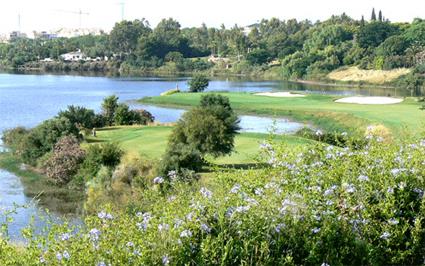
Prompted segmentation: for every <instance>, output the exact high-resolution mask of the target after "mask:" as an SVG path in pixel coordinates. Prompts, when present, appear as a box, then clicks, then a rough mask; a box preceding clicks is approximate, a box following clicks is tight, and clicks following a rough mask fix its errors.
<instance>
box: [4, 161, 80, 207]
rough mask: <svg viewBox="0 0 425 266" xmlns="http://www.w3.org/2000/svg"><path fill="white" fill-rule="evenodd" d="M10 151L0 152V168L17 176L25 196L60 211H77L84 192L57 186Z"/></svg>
mask: <svg viewBox="0 0 425 266" xmlns="http://www.w3.org/2000/svg"><path fill="white" fill-rule="evenodd" d="M21 166H22V162H21V161H20V160H19V159H18V158H17V157H15V156H14V155H13V154H12V153H0V168H1V169H4V170H6V171H8V172H11V173H13V174H15V175H16V176H19V177H20V179H21V182H22V184H23V186H24V193H25V195H26V196H27V197H32V198H35V199H36V200H38V201H39V203H40V204H41V206H43V207H46V208H48V209H49V210H52V211H58V212H60V213H64V214H68V213H77V212H79V211H80V208H81V207H82V202H83V199H84V192H83V191H81V190H78V189H76V188H72V187H68V186H65V187H58V186H57V185H55V184H53V183H51V182H50V181H49V180H48V179H47V177H46V176H44V175H42V174H39V173H37V172H36V171H35V170H34V169H32V168H30V167H28V166H26V167H25V168H23V167H21Z"/></svg>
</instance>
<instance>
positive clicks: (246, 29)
mask: <svg viewBox="0 0 425 266" xmlns="http://www.w3.org/2000/svg"><path fill="white" fill-rule="evenodd" d="M259 27H260V24H259V23H254V24H251V25H247V26H245V27H243V33H244V34H245V35H246V36H248V35H249V34H250V33H251V31H252V30H253V29H258V28H259Z"/></svg>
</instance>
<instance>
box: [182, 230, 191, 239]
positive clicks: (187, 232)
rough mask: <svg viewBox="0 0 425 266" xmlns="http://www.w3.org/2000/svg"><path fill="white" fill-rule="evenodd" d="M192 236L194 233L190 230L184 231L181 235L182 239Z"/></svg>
mask: <svg viewBox="0 0 425 266" xmlns="http://www.w3.org/2000/svg"><path fill="white" fill-rule="evenodd" d="M191 236H192V232H191V231H190V230H184V231H182V232H181V233H180V237H181V238H183V237H191Z"/></svg>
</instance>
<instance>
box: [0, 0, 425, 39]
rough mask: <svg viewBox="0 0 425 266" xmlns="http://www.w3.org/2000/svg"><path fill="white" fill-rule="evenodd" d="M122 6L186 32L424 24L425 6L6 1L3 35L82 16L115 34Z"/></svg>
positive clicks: (353, 0) (415, 1)
mask: <svg viewBox="0 0 425 266" xmlns="http://www.w3.org/2000/svg"><path fill="white" fill-rule="evenodd" d="M120 2H125V8H124V18H125V19H128V20H130V19H137V18H139V19H140V18H146V19H147V20H148V21H149V22H150V24H151V25H152V26H155V25H156V24H157V23H158V22H159V21H160V20H161V19H162V18H168V17H172V18H174V19H177V20H178V21H179V22H180V24H181V25H182V26H183V27H192V26H200V25H201V24H202V23H203V22H205V23H206V24H207V25H208V26H213V27H219V26H220V25H221V24H222V23H223V24H225V25H226V27H231V26H233V25H235V24H238V25H239V26H245V25H249V24H252V23H255V22H257V21H259V20H261V19H262V18H268V19H269V18H272V17H277V18H280V19H291V18H296V19H309V20H311V21H313V22H314V21H317V20H324V19H327V18H329V17H330V16H331V15H333V14H342V13H343V12H345V13H346V14H348V15H349V16H351V17H353V18H356V19H360V18H361V16H362V15H364V16H365V18H366V19H368V18H369V17H370V13H371V10H372V8H373V7H375V8H376V9H377V10H379V9H382V11H383V14H384V16H385V17H386V18H389V19H390V20H391V21H397V22H410V21H412V20H413V19H414V18H415V17H421V16H422V17H424V18H425V13H424V11H425V0H403V1H393V0H350V1H348V0H291V1H288V0H256V1H252V0H151V1H148V0H72V1H70V0H12V1H10V0H1V2H0V3H2V5H1V6H0V32H2V33H6V32H9V31H12V30H19V29H20V30H21V31H24V32H30V31H32V30H38V31H40V30H53V29H59V28H63V27H65V28H78V27H79V26H80V19H79V18H80V15H79V14H78V13H79V11H80V10H81V11H82V12H83V13H88V15H85V14H84V15H81V25H82V27H83V28H102V29H104V30H110V29H111V28H112V27H113V25H114V24H115V22H117V21H120V20H121V17H122V12H121V5H120ZM19 17H20V20H19V19H18V18H19ZM18 21H20V23H19V22H18ZM19 25H20V27H19Z"/></svg>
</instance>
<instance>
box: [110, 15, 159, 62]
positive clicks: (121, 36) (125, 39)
mask: <svg viewBox="0 0 425 266" xmlns="http://www.w3.org/2000/svg"><path fill="white" fill-rule="evenodd" d="M151 32H152V30H151V29H150V27H149V22H148V21H146V20H145V19H142V20H134V21H121V22H119V23H117V24H115V26H114V28H113V29H112V31H111V34H110V36H109V40H110V45H111V48H112V50H113V51H114V52H117V53H120V54H121V55H122V53H124V54H126V55H127V54H130V53H132V52H133V51H134V50H135V49H136V47H137V41H138V40H139V38H140V37H141V36H147V35H149V34H150V33H151Z"/></svg>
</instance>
